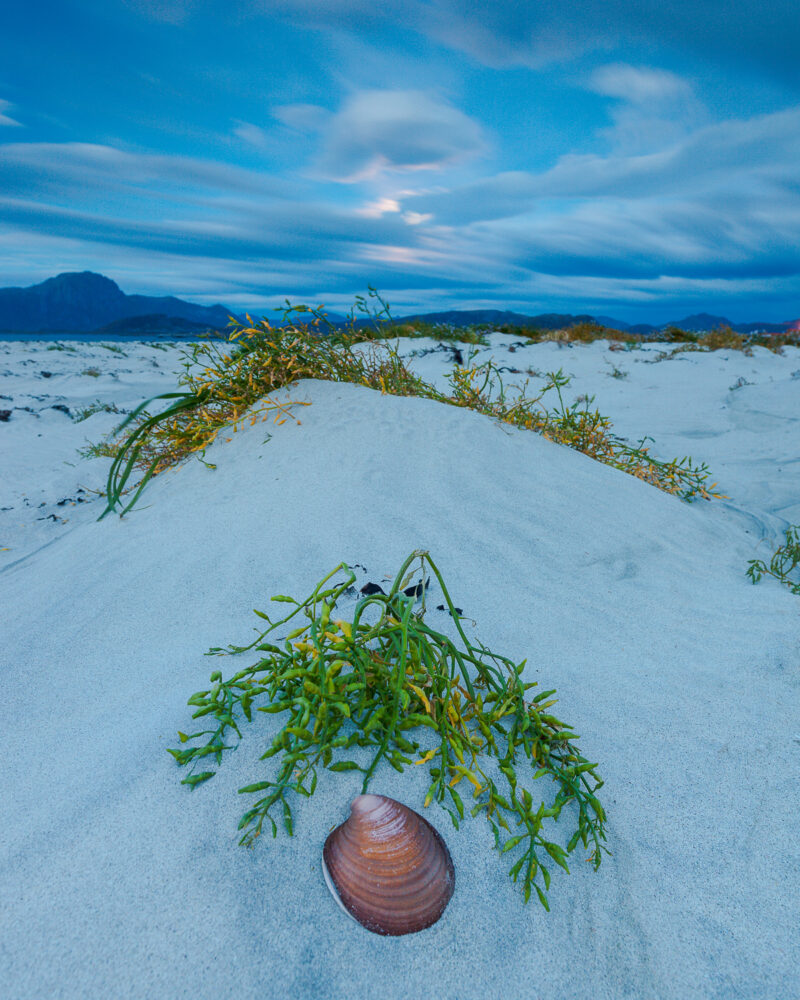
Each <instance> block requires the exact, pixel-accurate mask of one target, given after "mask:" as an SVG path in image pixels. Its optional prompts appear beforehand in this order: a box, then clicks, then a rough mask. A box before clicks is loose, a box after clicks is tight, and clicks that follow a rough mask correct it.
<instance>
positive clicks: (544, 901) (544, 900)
mask: <svg viewBox="0 0 800 1000" xmlns="http://www.w3.org/2000/svg"><path fill="white" fill-rule="evenodd" d="M534 889H535V890H536V892H537V893H538V896H539V902H540V903H541V904H542V906H543V907H544V908H545V909H546V910H547V912H548V913H549V912H550V904H549V903H548V902H547V896H545V894H544V893H543V892H542V890H541V889H540V888H539V886H538V885H535V884H534Z"/></svg>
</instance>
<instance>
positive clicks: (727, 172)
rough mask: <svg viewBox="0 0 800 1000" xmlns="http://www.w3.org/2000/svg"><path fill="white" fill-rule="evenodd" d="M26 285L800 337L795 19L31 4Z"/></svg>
mask: <svg viewBox="0 0 800 1000" xmlns="http://www.w3.org/2000/svg"><path fill="white" fill-rule="evenodd" d="M2 20H3V24H2V32H0V285H27V284H32V283H33V282H35V281H39V280H42V279H43V278H46V277H49V276H50V275H52V274H55V273H57V272H60V271H66V270H85V269H89V270H95V271H99V272H101V273H103V274H107V275H108V276H109V277H112V278H114V279H115V280H116V281H117V282H118V283H119V284H120V286H121V287H122V288H123V289H124V290H125V291H127V292H140V293H147V294H163V293H166V292H169V293H174V294H177V295H180V296H182V297H185V298H188V299H191V300H193V301H198V302H205V303H209V304H210V303H212V302H216V301H221V302H224V303H225V304H226V305H228V306H230V307H231V308H234V309H241V310H244V309H250V310H254V311H259V310H268V309H272V308H275V307H276V306H278V305H279V304H280V303H281V302H282V301H283V300H284V299H285V298H286V297H288V298H290V299H291V300H292V302H295V303H298V302H304V303H307V304H311V305H316V304H317V303H320V302H322V303H325V305H326V306H327V307H328V308H330V309H331V310H338V311H346V310H347V309H349V307H350V306H351V305H352V304H353V300H354V296H355V295H356V294H365V293H366V290H367V286H368V285H372V286H374V287H376V288H377V289H378V290H379V291H380V292H381V294H382V295H383V296H384V298H386V299H387V300H388V301H389V302H390V304H391V307H392V312H393V313H394V314H395V315H402V314H403V313H407V312H411V311H416V310H421V311H429V310H433V309H445V308H483V307H493V308H501V309H515V310H520V311H525V312H543V311H569V312H592V313H595V314H598V313H599V314H605V315H613V316H616V317H618V318H620V319H623V320H627V321H629V322H637V321H645V322H653V323H659V322H663V321H666V320H667V319H670V318H677V317H680V316H683V315H685V314H686V313H688V312H697V311H701V310H702V311H709V312H714V313H722V314H725V315H727V316H729V317H730V318H731V319H733V320H734V321H747V320H751V319H764V320H774V321H780V320H786V319H795V318H797V317H798V316H800V167H798V164H800V4H798V3H797V0H769V2H768V3H766V4H764V0H739V2H738V3H736V4H731V3H730V2H729V0H724V2H723V0H661V2H655V0H605V2H599V0H582V2H578V0H564V2H562V3H560V4H557V5H556V4H553V3H543V2H542V3H537V2H533V0H528V2H508V3H500V2H494V3H489V2H485V3H464V2H460V3H457V2H455V0H403V2H394V0H369V2H368V0H226V2H218V0H30V2H29V3H26V4H22V3H17V4H8V5H6V6H5V8H4V13H3V19H2Z"/></svg>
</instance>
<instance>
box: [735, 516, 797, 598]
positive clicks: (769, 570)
mask: <svg viewBox="0 0 800 1000" xmlns="http://www.w3.org/2000/svg"><path fill="white" fill-rule="evenodd" d="M785 536H786V537H785V540H784V544H783V545H779V546H778V548H777V549H776V550H775V552H774V554H773V556H772V558H771V559H770V562H769V566H767V564H766V563H765V562H763V560H761V559H751V560H750V562H749V563H748V564H747V566H748V569H747V575H748V576H749V577H750V579H751V580H752V581H753V583H758V581H759V580H760V579H761V577H762V576H763V575H764V574H765V573H766V574H767V576H774V577H775V579H776V580H780V582H781V583H783V584H785V586H787V587H788V588H789V590H791V592H792V593H793V594H798V595H800V581H798V582H797V583H795V582H794V581H792V580H791V579H790V578H789V574H790V573H792V572H793V571H794V570H795V568H796V567H797V566H800V524H790V525H789V527H788V528H787V529H786V532H785Z"/></svg>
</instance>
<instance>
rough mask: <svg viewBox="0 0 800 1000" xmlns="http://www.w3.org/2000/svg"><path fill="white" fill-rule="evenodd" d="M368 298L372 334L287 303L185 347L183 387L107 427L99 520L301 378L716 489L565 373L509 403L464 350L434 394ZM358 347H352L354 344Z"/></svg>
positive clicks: (491, 372)
mask: <svg viewBox="0 0 800 1000" xmlns="http://www.w3.org/2000/svg"><path fill="white" fill-rule="evenodd" d="M370 296H371V297H374V298H376V299H377V300H378V302H379V303H380V304H381V306H382V310H381V311H380V312H378V313H376V314H375V315H374V316H373V322H374V326H375V331H374V334H373V333H371V332H370V331H369V330H365V329H363V328H361V329H359V330H356V329H355V326H354V322H355V321H354V316H353V315H351V318H350V319H351V329H350V330H344V331H343V330H338V329H336V328H334V327H333V326H332V325H331V324H330V323H329V321H328V320H327V318H326V317H325V315H324V313H322V311H321V307H319V308H318V309H316V310H311V309H308V307H306V306H291V305H288V303H287V309H286V310H285V311H284V324H283V325H282V326H280V327H277V328H274V327H272V326H270V324H269V323H268V322H267V321H262V322H261V323H259V324H257V325H256V326H250V327H238V328H234V331H233V333H232V334H231V335H230V338H229V340H228V341H227V342H223V343H222V346H220V345H219V344H218V343H216V342H208V343H203V344H193V345H192V346H191V347H190V349H189V350H188V351H186V352H184V375H183V376H181V378H180V379H179V382H180V384H181V385H182V387H183V391H180V392H173V393H164V394H163V395H161V396H156V397H154V399H150V400H146V401H145V402H144V403H142V404H141V406H140V407H138V408H137V409H136V410H134V411H133V412H132V413H131V414H130V416H129V417H128V418H127V419H126V420H125V421H123V423H122V424H121V425H120V427H119V428H117V431H116V432H115V433H119V432H120V431H121V430H123V429H124V428H125V427H126V426H127V425H128V424H130V423H133V428H132V430H130V431H129V433H128V435H127V436H126V437H125V438H124V439H123V440H122V441H121V442H120V443H118V444H110V445H109V448H111V449H113V451H112V452H111V453H112V454H113V457H114V460H113V462H112V465H111V468H110V470H109V476H108V486H107V496H108V505H107V506H106V509H105V510H104V511H103V513H102V514H101V517H105V516H106V514H108V513H110V512H111V511H112V510H115V509H117V507H121V508H122V509H121V513H122V514H124V513H126V512H127V511H129V510H131V508H132V507H133V506H134V505H135V503H136V501H137V499H138V497H139V496H140V494H141V492H142V490H143V489H144V487H145V486H146V484H147V482H148V481H149V479H150V478H151V477H152V476H154V475H157V474H158V473H159V472H161V471H162V470H163V469H165V468H167V467H169V466H171V465H174V464H176V463H177V462H180V461H182V460H183V459H185V458H187V457H188V456H189V455H191V454H192V453H195V452H200V454H201V456H202V453H203V452H204V450H205V448H207V447H208V445H209V444H211V442H212V441H213V440H214V439H215V438H216V436H217V434H218V433H219V432H220V431H221V430H222V429H224V428H232V429H233V431H234V432H235V431H236V430H237V429H238V426H239V424H240V422H241V421H243V420H245V419H249V420H250V421H251V422H255V421H256V420H258V419H259V415H262V419H266V415H267V414H266V411H267V410H270V409H272V410H277V411H278V412H277V413H276V416H275V420H276V421H278V420H285V419H286V418H287V417H288V416H289V415H291V407H292V406H293V405H297V404H295V403H286V404H283V405H282V406H278V404H277V403H275V402H273V401H270V400H267V403H266V404H265V405H262V406H261V407H259V408H258V409H255V410H254V409H252V407H253V404H255V403H257V402H258V401H259V400H262V399H264V398H265V397H267V396H268V394H269V393H270V392H272V391H273V390H275V389H277V388H280V387H281V386H285V385H288V384H289V383H291V382H293V381H295V380H297V379H301V378H317V379H325V380H330V381H340V382H352V383H354V384H357V385H365V386H367V387H369V388H372V389H380V391H381V392H382V393H391V394H393V395H400V396H420V397H424V398H427V399H434V400H437V401H439V402H442V403H447V404H449V405H454V406H463V407H467V408H469V409H473V410H476V411H477V412H480V413H484V414H486V415H487V416H492V417H496V418H497V419H499V420H501V421H503V422H506V423H513V424H514V425H515V426H517V427H520V428H523V429H525V430H534V431H537V432H539V433H541V434H544V435H545V436H546V437H549V438H550V439H551V440H554V441H557V442H558V443H559V444H566V445H568V446H569V447H572V448H576V449H578V450H579V451H583V452H584V454H587V455H590V456H591V457H592V458H595V459H597V460H598V461H601V462H605V463H607V464H609V465H613V466H614V467H615V468H618V469H621V470H622V471H624V472H627V473H629V474H631V475H634V476H637V477H638V478H640V479H643V480H645V481H646V482H649V483H651V484H652V485H654V486H657V487H658V488H659V489H663V490H665V491H667V492H670V493H673V494H676V495H678V496H680V497H682V498H683V499H686V500H689V499H691V498H692V497H693V496H701V497H702V498H704V499H706V500H708V499H711V498H712V497H719V496H720V494H717V493H713V492H711V489H712V488H713V485H715V484H712V487H708V488H707V487H706V485H705V481H706V480H707V478H708V469H707V467H706V466H705V465H703V466H699V467H694V466H693V465H692V462H691V459H689V458H688V457H685V458H683V459H681V460H680V461H678V460H677V459H675V460H673V461H672V462H669V463H665V462H659V461H657V460H656V459H654V458H652V456H650V455H649V453H648V449H647V448H645V447H643V445H644V441H645V440H647V438H642V441H641V442H640V444H639V447H638V448H631V447H630V446H629V445H627V443H626V442H625V441H623V439H622V438H619V437H618V436H616V435H614V434H613V433H612V432H611V422H610V420H609V419H608V418H607V417H603V416H601V415H600V413H599V412H598V411H596V410H595V411H594V412H589V409H588V404H587V406H586V407H585V408H584V409H583V410H581V409H579V407H578V406H577V404H574V405H573V406H572V407H569V408H567V407H565V406H564V402H563V399H562V398H561V388H563V387H564V386H565V385H566V384H567V383H568V382H569V379H568V378H567V377H565V376H563V375H562V374H561V371H560V370H559V372H555V373H548V378H549V379H550V382H549V384H548V385H546V386H545V387H544V389H543V390H542V391H541V392H540V393H539V395H538V396H536V397H535V398H533V399H526V398H524V391H525V387H526V386H527V382H526V383H525V386H523V387H522V388H521V389H520V392H519V395H518V397H517V398H516V399H515V401H514V402H513V403H511V404H508V403H507V402H506V399H505V390H504V387H503V383H502V379H501V377H500V371H501V369H500V368H498V366H497V365H495V364H494V363H493V362H491V361H489V362H486V363H485V364H482V365H473V364H472V360H473V359H472V355H471V356H470V358H469V361H468V364H467V366H466V367H464V366H460V365H457V366H456V367H455V368H454V369H453V372H452V373H451V374H450V376H449V377H448V378H449V381H450V385H451V389H452V391H451V392H450V393H444V392H441V391H439V390H438V389H436V388H435V387H434V386H433V385H429V384H428V383H426V382H425V381H423V380H422V379H421V378H419V377H418V376H415V375H414V374H413V373H412V372H411V371H409V369H408V368H407V367H406V366H405V364H404V362H403V361H402V359H401V358H400V357H399V355H398V353H397V349H396V348H394V347H392V345H391V344H390V343H388V342H387V339H386V338H385V337H384V333H385V331H386V329H387V327H386V322H385V320H384V319H382V316H383V315H384V314H385V315H388V311H389V307H388V305H387V304H386V303H385V302H384V301H383V299H381V297H380V296H379V295H378V293H377V292H376V291H375V290H374V289H372V288H370ZM356 301H357V305H358V308H359V309H360V310H361V311H363V312H369V305H368V303H367V302H366V300H365V299H364V298H363V297H362V296H357V299H356ZM291 313H299V314H302V313H309V314H311V315H312V316H313V317H314V319H313V322H312V323H311V325H310V326H309V324H303V325H302V326H300V327H298V326H297V325H295V324H293V323H291V324H290V323H289V320H288V317H289V316H290V314H291ZM248 320H249V317H248ZM250 322H252V321H250ZM323 323H326V324H327V325H328V326H329V327H330V330H329V332H328V335H323V334H322V333H321V332H320V330H319V327H320V324H323ZM364 342H367V343H366V344H365V343H364ZM356 346H357V347H358V348H359V349H358V350H355V349H354V348H355V347H356ZM365 347H366V348H367V349H366V351H365V350H363V348H365ZM381 352H382V354H381ZM498 387H499V389H498ZM552 388H555V389H556V390H557V392H558V396H559V402H560V407H559V408H558V409H556V410H552V411H547V410H545V409H542V408H539V409H538V410H537V407H539V401H540V400H541V398H542V396H543V395H544V394H545V392H547V391H549V390H550V389H552ZM159 399H163V400H171V401H173V402H171V403H170V405H169V406H168V408H167V409H166V410H164V411H163V412H161V413H159V414H156V415H154V416H150V415H149V414H148V413H147V410H146V407H147V406H149V404H150V403H152V402H154V400H159ZM303 405H308V404H303ZM294 419H296V418H294ZM298 422H299V421H298ZM201 460H202V458H201ZM134 469H142V470H144V475H143V477H142V479H141V481H140V482H139V485H138V488H137V490H136V492H135V494H134V497H133V499H132V500H131V501H130V502H129V503H127V505H126V506H124V507H122V496H123V494H124V493H125V492H126V486H127V482H128V480H129V479H130V477H131V475H132V473H133V470H134Z"/></svg>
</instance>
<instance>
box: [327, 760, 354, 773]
mask: <svg viewBox="0 0 800 1000" xmlns="http://www.w3.org/2000/svg"><path fill="white" fill-rule="evenodd" d="M328 770H329V771H360V770H361V768H360V767H359V766H358V764H356V762H355V761H354V760H340V761H337V762H336V763H335V764H331V766H330V767H329V768H328Z"/></svg>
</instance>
